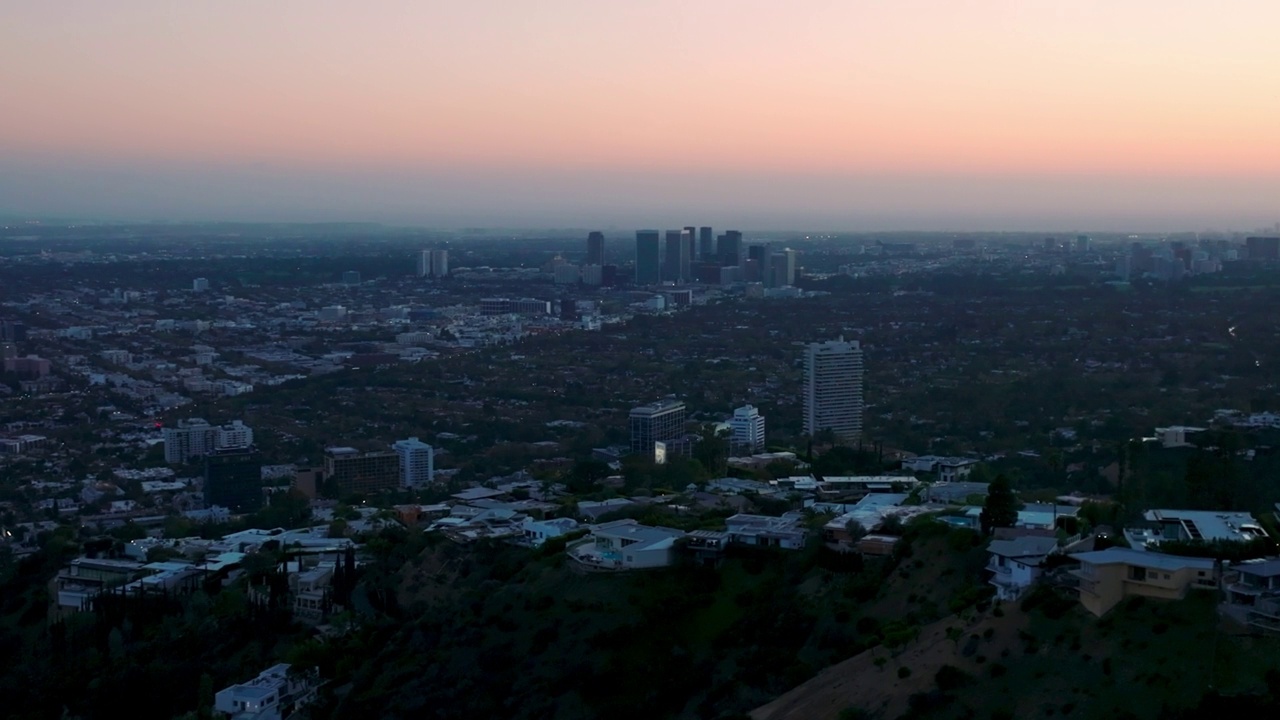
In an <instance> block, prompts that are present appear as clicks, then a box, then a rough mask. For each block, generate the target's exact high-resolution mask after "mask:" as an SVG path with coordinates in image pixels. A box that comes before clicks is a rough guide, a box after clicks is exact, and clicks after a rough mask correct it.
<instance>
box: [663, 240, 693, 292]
mask: <svg viewBox="0 0 1280 720" xmlns="http://www.w3.org/2000/svg"><path fill="white" fill-rule="evenodd" d="M687 237H688V236H687V234H686V233H685V231H684V230H668V231H667V242H666V246H667V256H666V259H665V260H664V262H663V266H662V279H663V281H665V282H674V283H681V282H685V281H686V280H688V279H689V268H690V263H689V241H688V239H687Z"/></svg>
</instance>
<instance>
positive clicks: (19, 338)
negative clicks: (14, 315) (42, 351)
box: [0, 320, 27, 343]
mask: <svg viewBox="0 0 1280 720" xmlns="http://www.w3.org/2000/svg"><path fill="white" fill-rule="evenodd" d="M26 339H27V325H26V323H23V322H19V321H17V320H0V342H13V343H17V342H24V341H25V340H26Z"/></svg>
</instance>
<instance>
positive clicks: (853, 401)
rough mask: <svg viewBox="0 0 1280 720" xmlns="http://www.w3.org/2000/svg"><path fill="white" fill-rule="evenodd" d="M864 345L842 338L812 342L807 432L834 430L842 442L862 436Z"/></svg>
mask: <svg viewBox="0 0 1280 720" xmlns="http://www.w3.org/2000/svg"><path fill="white" fill-rule="evenodd" d="M862 411H863V400H862V346H861V345H860V344H859V343H858V341H856V340H851V341H846V340H845V339H844V338H843V337H841V338H840V339H838V340H828V341H827V342H820V343H810V344H809V345H808V346H806V347H805V355H804V432H805V434H806V435H809V436H810V437H812V436H814V435H816V434H818V433H819V432H821V431H823V430H831V431H832V432H833V433H835V436H836V437H837V438H838V439H839V440H840V441H841V442H843V443H852V442H854V441H856V440H857V439H858V438H859V437H860V436H861V435H862Z"/></svg>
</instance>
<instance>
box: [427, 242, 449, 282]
mask: <svg viewBox="0 0 1280 720" xmlns="http://www.w3.org/2000/svg"><path fill="white" fill-rule="evenodd" d="M431 277H433V278H443V277H449V251H448V250H445V249H443V248H441V249H438V250H432V251H431Z"/></svg>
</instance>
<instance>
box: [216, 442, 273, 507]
mask: <svg viewBox="0 0 1280 720" xmlns="http://www.w3.org/2000/svg"><path fill="white" fill-rule="evenodd" d="M204 503H205V505H206V506H207V507H213V506H214V505H217V506H219V507H224V508H227V509H228V510H230V511H231V512H235V513H249V512H253V511H255V510H257V509H259V508H261V507H262V462H261V460H260V459H259V457H258V454H257V453H255V452H253V451H252V450H248V449H244V450H224V451H216V450H215V451H214V452H212V453H210V454H208V455H205V457H204Z"/></svg>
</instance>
